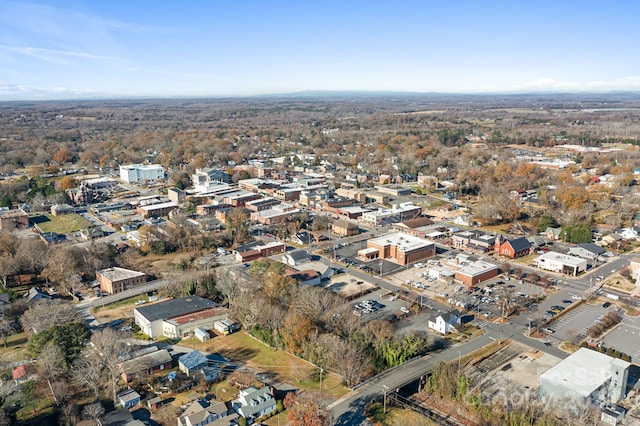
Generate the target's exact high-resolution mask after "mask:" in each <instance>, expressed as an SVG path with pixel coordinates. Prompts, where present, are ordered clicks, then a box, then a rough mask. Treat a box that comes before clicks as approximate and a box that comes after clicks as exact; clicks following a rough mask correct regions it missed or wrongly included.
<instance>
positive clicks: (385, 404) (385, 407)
mask: <svg viewBox="0 0 640 426" xmlns="http://www.w3.org/2000/svg"><path fill="white" fill-rule="evenodd" d="M382 390H383V392H384V394H383V398H382V400H383V403H382V413H383V414H387V391H388V390H389V386H387V385H382Z"/></svg>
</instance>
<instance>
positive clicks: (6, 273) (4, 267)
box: [0, 256, 18, 288]
mask: <svg viewBox="0 0 640 426" xmlns="http://www.w3.org/2000/svg"><path fill="white" fill-rule="evenodd" d="M16 272H18V262H16V260H15V259H14V258H13V257H9V256H2V257H0V284H1V285H2V288H7V281H8V279H9V277H10V276H12V275H13V274H15V273H16Z"/></svg>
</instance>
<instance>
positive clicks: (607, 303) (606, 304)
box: [602, 302, 611, 308]
mask: <svg viewBox="0 0 640 426" xmlns="http://www.w3.org/2000/svg"><path fill="white" fill-rule="evenodd" d="M609 306H611V302H604V303H603V304H602V307H603V308H608V307H609Z"/></svg>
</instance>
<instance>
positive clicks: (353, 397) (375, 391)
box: [328, 335, 492, 426]
mask: <svg viewBox="0 0 640 426" xmlns="http://www.w3.org/2000/svg"><path fill="white" fill-rule="evenodd" d="M491 341H492V337H491V336H488V335H484V336H481V337H479V338H477V339H474V340H472V341H470V342H467V343H464V344H461V345H458V346H453V347H451V348H448V349H445V350H443V351H440V352H438V353H436V354H430V355H427V356H424V357H421V358H419V359H416V360H413V361H410V362H408V363H406V364H404V365H402V366H401V367H398V368H395V369H392V370H390V371H387V372H385V373H382V374H380V375H378V376H376V377H375V378H373V379H371V380H370V381H369V382H367V383H365V384H363V385H361V386H359V387H358V388H357V389H356V390H353V391H352V392H350V393H348V394H347V395H345V396H344V397H342V398H340V399H339V400H337V401H335V402H334V403H333V404H331V405H329V407H328V408H329V409H330V411H331V414H332V416H333V419H334V422H333V424H334V425H350V426H351V425H359V424H367V423H366V416H365V412H364V411H365V410H364V409H365V407H366V405H367V404H368V403H369V402H370V401H371V400H372V399H374V398H377V397H379V396H381V395H383V394H384V392H385V390H386V391H387V392H394V391H395V390H396V389H398V388H399V387H402V386H404V385H406V384H408V383H411V382H412V381H414V380H415V379H416V378H418V377H421V376H423V375H425V374H427V373H429V372H430V371H431V370H433V368H434V367H435V366H437V365H438V363H440V362H441V361H444V362H449V361H453V360H455V359H457V358H458V357H461V356H464V355H466V354H468V353H471V352H473V351H475V350H477V349H480V348H482V347H483V346H485V345H488V344H489V343H491Z"/></svg>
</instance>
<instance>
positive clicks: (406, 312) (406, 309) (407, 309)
mask: <svg viewBox="0 0 640 426" xmlns="http://www.w3.org/2000/svg"><path fill="white" fill-rule="evenodd" d="M400 310H401V311H402V312H404V313H405V314H408V313H409V308H407V307H406V306H403V307H401V308H400Z"/></svg>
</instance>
